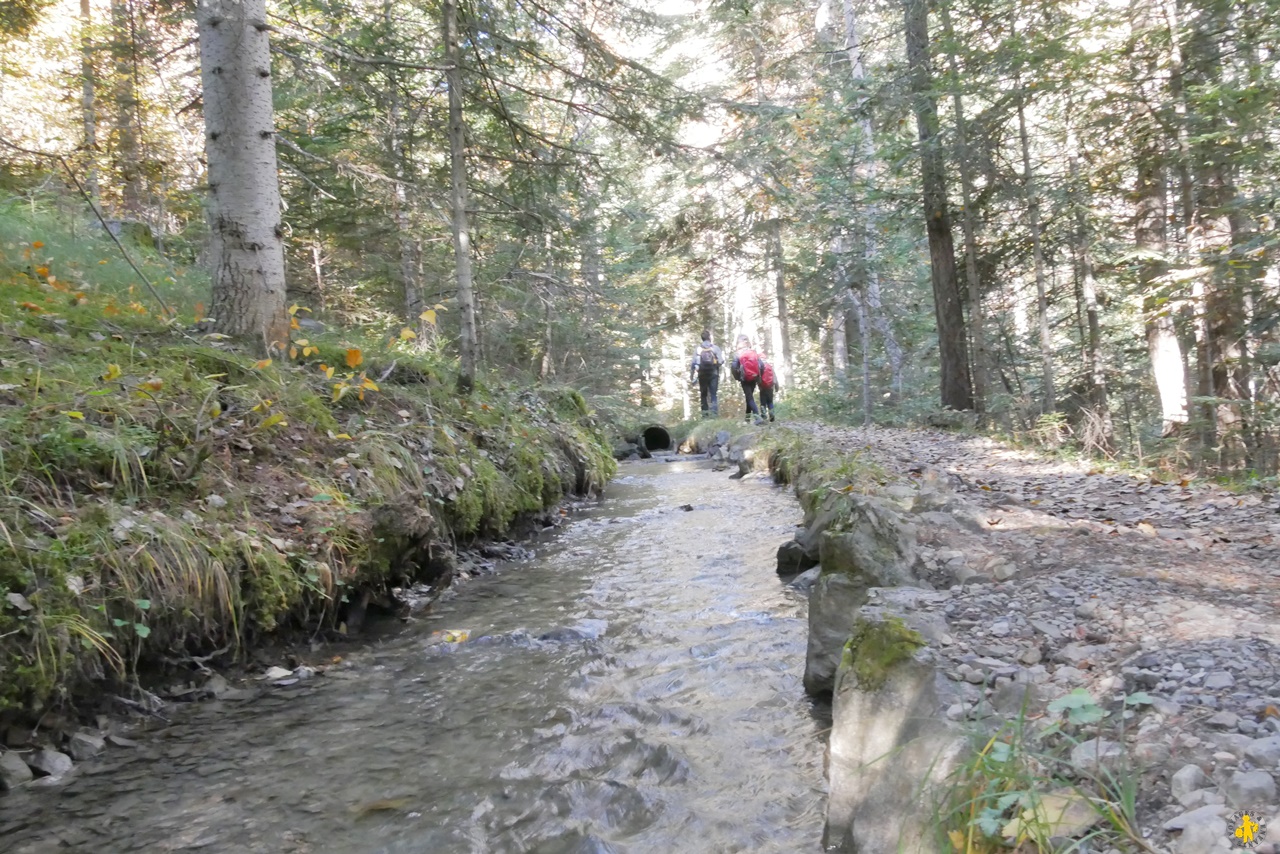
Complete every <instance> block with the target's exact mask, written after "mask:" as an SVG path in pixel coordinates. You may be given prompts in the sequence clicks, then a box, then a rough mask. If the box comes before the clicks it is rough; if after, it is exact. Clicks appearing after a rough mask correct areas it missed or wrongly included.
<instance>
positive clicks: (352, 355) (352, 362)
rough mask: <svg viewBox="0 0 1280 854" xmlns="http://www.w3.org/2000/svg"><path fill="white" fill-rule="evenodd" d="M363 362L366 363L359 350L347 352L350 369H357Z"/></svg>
mask: <svg viewBox="0 0 1280 854" xmlns="http://www.w3.org/2000/svg"><path fill="white" fill-rule="evenodd" d="M363 361H364V354H363V353H361V352H360V351H359V350H357V349H354V348H353V349H350V350H348V351H347V367H348V368H357V367H359V366H360V363H361V362H363Z"/></svg>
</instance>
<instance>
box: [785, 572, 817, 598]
mask: <svg viewBox="0 0 1280 854" xmlns="http://www.w3.org/2000/svg"><path fill="white" fill-rule="evenodd" d="M821 574H822V569H821V568H820V567H816V566H815V567H814V568H813V569H806V570H805V571H804V572H802V573H800V574H799V575H797V576H796V577H795V578H793V579H791V582H790V583H789V584H788V585H787V586H788V587H790V588H791V589H792V590H796V591H799V592H800V593H809V592H811V591H812V590H813V585H815V584H817V583H818V576H819V575H821Z"/></svg>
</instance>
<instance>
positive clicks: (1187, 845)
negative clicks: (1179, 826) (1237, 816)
mask: <svg viewBox="0 0 1280 854" xmlns="http://www.w3.org/2000/svg"><path fill="white" fill-rule="evenodd" d="M1230 850H1231V843H1230V842H1228V841H1227V823H1226V822H1225V821H1224V820H1223V819H1222V818H1220V817H1218V816H1207V815H1206V816H1203V817H1201V818H1199V819H1197V820H1196V821H1194V822H1192V823H1190V824H1188V825H1187V826H1186V827H1185V828H1184V829H1183V831H1182V835H1181V836H1180V837H1178V841H1177V843H1176V844H1175V845H1174V848H1173V851H1174V854H1218V852H1223V854H1226V852H1229V851H1230Z"/></svg>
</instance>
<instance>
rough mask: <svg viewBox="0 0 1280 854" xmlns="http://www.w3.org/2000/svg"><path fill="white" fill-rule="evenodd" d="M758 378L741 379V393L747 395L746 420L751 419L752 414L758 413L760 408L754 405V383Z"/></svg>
mask: <svg viewBox="0 0 1280 854" xmlns="http://www.w3.org/2000/svg"><path fill="white" fill-rule="evenodd" d="M757 382H759V381H758V380H743V381H742V393H743V394H744V395H746V397H747V420H748V421H750V420H751V416H752V414H755V415H759V414H760V409H759V407H757V406H756V383H757Z"/></svg>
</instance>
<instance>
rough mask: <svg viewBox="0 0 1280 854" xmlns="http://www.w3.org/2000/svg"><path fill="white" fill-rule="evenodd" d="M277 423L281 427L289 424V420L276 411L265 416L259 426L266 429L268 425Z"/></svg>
mask: <svg viewBox="0 0 1280 854" xmlns="http://www.w3.org/2000/svg"><path fill="white" fill-rule="evenodd" d="M277 424H279V425H280V426H281V427H288V426H289V422H288V421H285V420H284V416H283V415H281V414H280V413H279V412H277V413H276V414H275V415H269V416H267V417H266V418H264V419H262V424H260V425H259V426H260V427H261V428H262V429H263V430H266V429H267V428H268V427H274V426H276V425H277Z"/></svg>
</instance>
